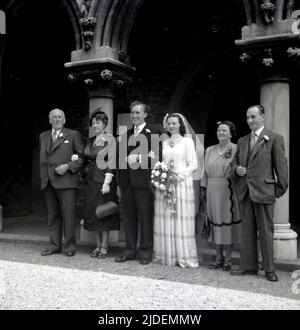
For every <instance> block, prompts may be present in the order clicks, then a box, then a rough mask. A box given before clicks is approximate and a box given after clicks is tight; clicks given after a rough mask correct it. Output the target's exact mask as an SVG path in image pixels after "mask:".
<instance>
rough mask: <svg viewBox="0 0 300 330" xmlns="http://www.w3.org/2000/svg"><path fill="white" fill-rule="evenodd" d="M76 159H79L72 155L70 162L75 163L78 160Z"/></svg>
mask: <svg viewBox="0 0 300 330" xmlns="http://www.w3.org/2000/svg"><path fill="white" fill-rule="evenodd" d="M78 159H79V157H78V155H76V154H74V155H72V157H71V161H72V162H76V160H78Z"/></svg>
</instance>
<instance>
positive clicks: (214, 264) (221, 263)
mask: <svg viewBox="0 0 300 330" xmlns="http://www.w3.org/2000/svg"><path fill="white" fill-rule="evenodd" d="M222 267H223V262H214V263H213V264H211V265H209V266H208V268H209V269H218V268H222Z"/></svg>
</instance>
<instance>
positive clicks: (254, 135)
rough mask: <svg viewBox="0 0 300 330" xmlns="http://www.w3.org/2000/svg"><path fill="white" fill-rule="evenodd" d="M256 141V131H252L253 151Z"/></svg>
mask: <svg viewBox="0 0 300 330" xmlns="http://www.w3.org/2000/svg"><path fill="white" fill-rule="evenodd" d="M255 143H256V133H254V132H252V133H251V139H250V150H251V151H252V150H253V148H254V145H255Z"/></svg>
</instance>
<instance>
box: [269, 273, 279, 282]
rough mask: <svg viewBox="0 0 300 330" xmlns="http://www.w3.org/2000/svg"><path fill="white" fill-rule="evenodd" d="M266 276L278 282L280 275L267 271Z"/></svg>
mask: <svg viewBox="0 0 300 330" xmlns="http://www.w3.org/2000/svg"><path fill="white" fill-rule="evenodd" d="M266 278H267V280H268V281H271V282H278V277H277V275H276V274H275V272H267V273H266Z"/></svg>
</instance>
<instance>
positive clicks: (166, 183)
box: [151, 162, 178, 212]
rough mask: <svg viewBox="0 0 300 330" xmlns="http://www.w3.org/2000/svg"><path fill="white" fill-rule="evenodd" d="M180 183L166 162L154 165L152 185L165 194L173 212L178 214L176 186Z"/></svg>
mask: <svg viewBox="0 0 300 330" xmlns="http://www.w3.org/2000/svg"><path fill="white" fill-rule="evenodd" d="M177 182H178V175H177V173H176V172H175V171H174V170H173V169H172V168H169V167H168V166H167V164H166V163H164V162H157V163H156V164H155V165H154V168H153V170H152V174H151V183H152V185H153V187H154V189H155V190H156V191H157V190H158V191H159V192H160V193H163V194H164V196H165V199H166V202H167V205H168V206H170V208H171V212H176V201H177V198H176V189H175V186H176V184H177Z"/></svg>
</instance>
